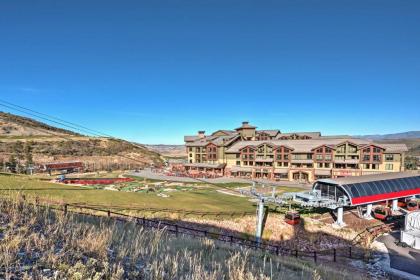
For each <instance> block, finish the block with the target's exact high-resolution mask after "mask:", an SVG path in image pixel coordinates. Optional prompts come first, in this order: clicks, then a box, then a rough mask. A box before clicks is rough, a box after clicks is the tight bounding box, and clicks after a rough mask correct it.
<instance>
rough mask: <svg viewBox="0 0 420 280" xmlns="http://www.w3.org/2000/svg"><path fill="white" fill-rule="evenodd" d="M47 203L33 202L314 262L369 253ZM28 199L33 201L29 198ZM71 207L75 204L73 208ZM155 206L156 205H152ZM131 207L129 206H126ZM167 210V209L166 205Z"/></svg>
mask: <svg viewBox="0 0 420 280" xmlns="http://www.w3.org/2000/svg"><path fill="white" fill-rule="evenodd" d="M22 199H23V200H25V197H24V196H22ZM42 201H43V202H44V203H47V205H42V204H41V199H39V198H36V199H35V203H33V204H34V206H36V207H44V208H46V207H48V208H50V209H52V210H55V211H63V212H64V214H67V213H73V214H77V215H86V216H93V217H100V218H103V217H105V216H106V217H108V218H110V219H115V220H117V221H124V222H128V221H133V220H134V221H135V222H136V223H137V224H139V225H141V226H143V227H148V228H154V229H163V230H165V231H166V232H168V233H170V234H174V235H176V236H179V235H188V236H192V237H195V238H206V239H212V240H216V241H220V242H224V243H227V244H230V245H237V246H241V247H246V248H250V249H253V250H260V251H264V252H267V253H271V254H275V255H282V256H292V257H295V258H305V259H309V260H313V261H314V262H318V261H319V260H320V259H321V258H322V259H323V260H325V261H333V262H337V259H338V258H339V257H341V258H349V259H362V260H366V255H365V254H364V253H362V254H361V253H360V252H357V251H356V250H354V247H352V246H347V247H339V248H330V249H325V250H299V249H296V248H287V247H284V246H280V245H278V244H274V243H269V242H267V241H263V242H257V241H256V240H254V239H249V238H248V239H246V238H241V237H237V236H234V235H226V234H221V233H217V232H214V231H210V230H205V229H197V228H193V227H189V226H185V225H182V224H180V223H177V222H169V221H166V220H160V219H148V218H145V217H138V216H133V215H128V214H125V213H121V212H115V211H112V210H111V209H103V208H98V207H97V206H96V207H95V205H82V204H70V203H59V202H54V201H50V200H42ZM28 203H31V202H29V201H28ZM70 208H74V209H73V210H70ZM75 209H80V210H82V209H85V210H89V211H95V212H96V213H104V214H105V216H104V215H98V214H94V213H86V212H80V211H79V212H78V211H75ZM150 209H153V208H150ZM124 210H130V209H124ZM166 210H168V209H166Z"/></svg>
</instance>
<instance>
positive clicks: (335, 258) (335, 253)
mask: <svg viewBox="0 0 420 280" xmlns="http://www.w3.org/2000/svg"><path fill="white" fill-rule="evenodd" d="M333 250H334V262H337V249H335V248H334V249H333Z"/></svg>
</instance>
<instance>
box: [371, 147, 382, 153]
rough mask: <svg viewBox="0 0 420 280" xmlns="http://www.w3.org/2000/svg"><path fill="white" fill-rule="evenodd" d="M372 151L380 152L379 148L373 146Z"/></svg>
mask: <svg viewBox="0 0 420 280" xmlns="http://www.w3.org/2000/svg"><path fill="white" fill-rule="evenodd" d="M373 152H374V153H380V152H381V149H379V148H376V147H375V148H373Z"/></svg>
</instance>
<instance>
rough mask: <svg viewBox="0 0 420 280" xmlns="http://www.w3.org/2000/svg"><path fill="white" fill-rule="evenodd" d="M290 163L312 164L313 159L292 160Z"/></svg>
mask: <svg viewBox="0 0 420 280" xmlns="http://www.w3.org/2000/svg"><path fill="white" fill-rule="evenodd" d="M292 163H306V164H309V163H314V160H313V159H292Z"/></svg>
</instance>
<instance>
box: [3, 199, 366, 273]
mask: <svg viewBox="0 0 420 280" xmlns="http://www.w3.org/2000/svg"><path fill="white" fill-rule="evenodd" d="M0 278H2V279H113V280H114V279H115V280H117V279H191V280H193V279H196V280H199V279H200V280H202V279H203V280H206V279H212V280H215V279H231V280H245V279H247V280H253V279H290V280H293V279H361V278H360V274H356V273H352V274H350V273H349V272H346V271H345V270H343V271H340V272H339V271H337V270H332V269H329V268H326V267H322V266H316V265H314V264H312V263H308V262H305V261H300V260H297V259H294V258H288V257H278V256H274V255H270V254H264V253H262V252H257V251H251V250H247V249H243V248H240V247H236V246H235V247H231V246H228V245H227V244H225V243H221V242H219V241H212V240H208V239H193V238H191V237H189V236H183V235H180V236H174V235H170V234H168V233H167V232H166V231H165V230H151V229H145V228H142V227H141V226H140V225H138V224H136V223H132V222H118V223H116V222H114V221H113V220H109V219H105V218H94V217H86V216H80V215H72V214H67V215H63V213H62V212H55V211H53V210H50V209H48V208H39V207H34V206H32V205H30V204H26V202H23V201H20V200H19V199H17V198H16V199H12V200H3V199H0Z"/></svg>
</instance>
